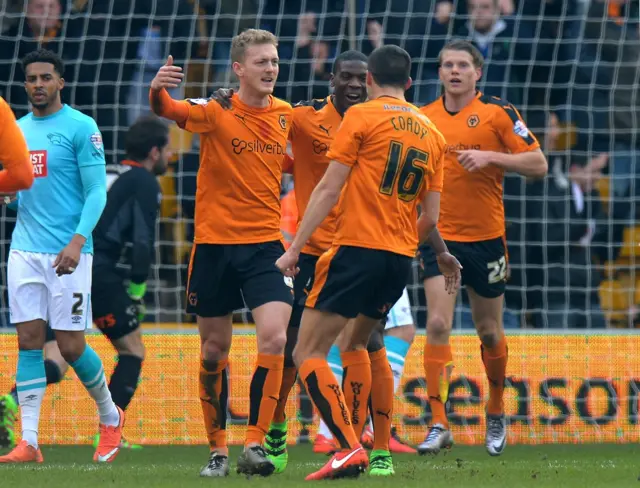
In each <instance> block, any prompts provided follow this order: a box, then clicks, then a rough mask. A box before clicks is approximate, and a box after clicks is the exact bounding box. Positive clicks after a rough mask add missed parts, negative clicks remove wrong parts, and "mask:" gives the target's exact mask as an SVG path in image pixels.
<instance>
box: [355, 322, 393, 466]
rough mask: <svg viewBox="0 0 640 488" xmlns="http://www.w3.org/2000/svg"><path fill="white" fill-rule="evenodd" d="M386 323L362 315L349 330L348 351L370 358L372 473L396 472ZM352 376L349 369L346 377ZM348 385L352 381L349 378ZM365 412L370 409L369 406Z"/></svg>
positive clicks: (391, 374) (391, 377) (391, 387)
mask: <svg viewBox="0 0 640 488" xmlns="http://www.w3.org/2000/svg"><path fill="white" fill-rule="evenodd" d="M383 330H384V325H383V324H382V322H381V321H380V320H378V319H373V318H370V317H365V316H363V315H359V316H358V317H357V318H356V319H355V320H354V321H353V322H352V323H351V324H349V327H347V329H346V330H345V335H346V340H347V344H348V345H347V351H353V352H359V351H362V352H363V353H366V355H367V356H368V359H369V370H370V371H369V378H374V377H375V383H373V384H372V383H370V384H369V390H370V397H369V409H370V410H371V415H372V419H373V430H374V436H373V446H372V448H373V449H372V451H371V456H370V461H369V462H370V470H369V474H371V475H372V476H391V475H393V474H394V470H393V460H392V458H391V451H390V449H389V441H390V439H391V421H392V419H393V400H394V395H393V372H392V370H391V366H390V364H389V360H388V358H387V353H386V349H385V347H384V340H383V337H382V332H383ZM347 378H348V376H347V369H346V368H345V380H346V379H347ZM344 384H345V388H346V389H347V390H348V389H349V387H352V385H353V383H352V382H347V381H345V383H344ZM364 410H365V411H366V410H367V408H366V406H365V409H364Z"/></svg>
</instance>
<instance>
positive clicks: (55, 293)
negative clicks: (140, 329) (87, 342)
mask: <svg viewBox="0 0 640 488" xmlns="http://www.w3.org/2000/svg"><path fill="white" fill-rule="evenodd" d="M55 259H56V255H55V254H45V253H37V252H26V251H18V250H15V249H12V250H11V251H10V252H9V261H8V264H7V284H8V289H9V316H10V320H11V323H12V324H19V323H21V322H28V321H30V320H36V319H42V320H45V321H47V322H48V323H49V325H50V327H51V328H52V329H53V330H69V331H79V330H85V329H86V328H87V327H88V326H89V325H90V324H91V320H92V317H91V306H90V305H91V266H92V264H93V255H91V254H84V253H83V254H81V255H80V262H79V263H78V266H77V267H76V269H75V271H74V272H73V273H71V274H68V275H63V276H58V275H56V270H55V269H54V268H53V263H54V261H55Z"/></svg>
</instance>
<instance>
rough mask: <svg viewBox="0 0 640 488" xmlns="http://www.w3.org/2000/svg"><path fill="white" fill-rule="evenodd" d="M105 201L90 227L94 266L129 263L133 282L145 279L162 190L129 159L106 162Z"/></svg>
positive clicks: (114, 265)
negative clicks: (111, 162) (91, 229)
mask: <svg viewBox="0 0 640 488" xmlns="http://www.w3.org/2000/svg"><path fill="white" fill-rule="evenodd" d="M107 189H108V192H107V205H106V206H105V209H104V211H103V212H102V216H101V217H100V221H99V222H98V225H96V228H95V229H94V231H93V247H94V259H93V266H94V268H98V267H102V268H105V267H107V268H111V269H113V270H114V271H115V269H116V266H117V265H118V264H125V263H126V264H129V265H130V271H129V278H130V279H131V281H132V282H134V283H143V282H144V281H146V280H147V277H148V275H149V269H150V267H151V258H152V253H153V247H154V241H155V233H156V219H157V217H158V211H159V208H160V200H161V198H162V193H161V190H160V185H159V184H158V180H157V179H156V177H155V176H154V175H153V174H151V173H150V172H149V171H147V170H146V169H145V168H143V167H142V166H140V165H139V164H138V163H135V162H133V161H123V163H122V164H116V165H107Z"/></svg>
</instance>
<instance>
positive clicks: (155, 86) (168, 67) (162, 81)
mask: <svg viewBox="0 0 640 488" xmlns="http://www.w3.org/2000/svg"><path fill="white" fill-rule="evenodd" d="M183 78H184V73H183V72H182V68H181V67H180V66H174V65H173V56H171V55H169V57H168V58H167V62H166V63H165V64H164V66H163V67H162V68H160V69H159V70H158V73H157V74H156V76H155V77H154V78H153V80H151V89H152V90H154V91H160V90H162V89H163V88H177V87H178V85H179V84H180V83H182V79H183Z"/></svg>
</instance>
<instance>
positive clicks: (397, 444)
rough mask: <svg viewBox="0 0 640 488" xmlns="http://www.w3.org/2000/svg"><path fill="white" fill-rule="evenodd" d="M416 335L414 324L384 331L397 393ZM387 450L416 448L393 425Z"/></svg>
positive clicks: (400, 450) (400, 451) (403, 451)
mask: <svg viewBox="0 0 640 488" xmlns="http://www.w3.org/2000/svg"><path fill="white" fill-rule="evenodd" d="M415 336H416V326H415V325H414V324H412V323H411V324H403V325H399V326H397V327H392V328H390V329H385V331H384V347H385V349H386V350H387V357H388V358H389V365H390V366H391V371H393V391H394V394H397V393H398V389H399V388H400V382H401V381H402V374H403V372H404V364H405V360H406V357H407V354H408V353H409V349H410V348H411V345H412V344H413V340H414V338H415ZM389 450H390V451H391V452H393V453H404V454H413V453H415V452H416V450H415V449H414V448H413V447H411V446H410V445H409V444H407V443H406V442H405V441H404V440H402V439H401V438H400V435H399V434H398V430H397V428H396V427H395V426H393V425H392V426H391V439H389Z"/></svg>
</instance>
